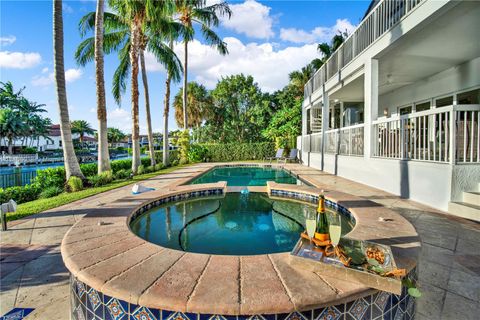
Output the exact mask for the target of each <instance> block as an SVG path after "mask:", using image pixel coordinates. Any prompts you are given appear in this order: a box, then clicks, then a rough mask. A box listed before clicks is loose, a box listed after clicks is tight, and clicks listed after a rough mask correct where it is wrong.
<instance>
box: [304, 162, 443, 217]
mask: <svg viewBox="0 0 480 320" xmlns="http://www.w3.org/2000/svg"><path fill="white" fill-rule="evenodd" d="M314 162H315V163H312V164H311V165H312V166H313V167H320V166H321V163H317V162H316V161H314ZM451 168H452V167H451V166H450V165H448V164H441V163H426V162H419V161H400V160H392V159H376V158H371V159H366V158H363V157H348V156H340V155H339V156H335V155H331V154H326V155H325V168H324V170H325V171H326V172H329V173H333V174H337V175H338V176H341V177H345V178H347V179H350V180H353V181H356V182H360V183H363V184H366V185H369V186H372V187H375V188H378V189H381V190H384V191H387V192H390V193H392V194H395V195H398V196H401V197H404V198H409V199H412V200H415V201H418V202H420V203H423V204H426V205H429V206H432V207H434V208H437V209H440V210H444V211H446V210H447V209H448V202H449V200H450V191H451V177H452V169H451Z"/></svg>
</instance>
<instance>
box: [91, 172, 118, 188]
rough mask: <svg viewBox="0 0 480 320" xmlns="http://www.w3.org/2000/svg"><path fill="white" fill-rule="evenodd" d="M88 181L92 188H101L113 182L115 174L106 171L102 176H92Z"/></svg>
mask: <svg viewBox="0 0 480 320" xmlns="http://www.w3.org/2000/svg"><path fill="white" fill-rule="evenodd" d="M87 179H88V182H89V183H90V184H91V185H92V186H94V187H101V186H104V185H106V184H108V183H110V182H112V181H113V174H112V172H111V171H105V172H102V173H101V174H97V175H94V176H90V177H88V178H87Z"/></svg>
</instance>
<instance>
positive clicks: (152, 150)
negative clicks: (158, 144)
mask: <svg viewBox="0 0 480 320" xmlns="http://www.w3.org/2000/svg"><path fill="white" fill-rule="evenodd" d="M140 67H141V68H142V82H143V89H144V92H145V113H146V114H147V136H148V150H149V151H150V164H151V165H152V166H154V165H155V164H157V162H156V161H155V148H154V145H153V132H152V118H151V116H150V96H149V94H148V80H147V70H146V69H145V56H144V54H143V50H140Z"/></svg>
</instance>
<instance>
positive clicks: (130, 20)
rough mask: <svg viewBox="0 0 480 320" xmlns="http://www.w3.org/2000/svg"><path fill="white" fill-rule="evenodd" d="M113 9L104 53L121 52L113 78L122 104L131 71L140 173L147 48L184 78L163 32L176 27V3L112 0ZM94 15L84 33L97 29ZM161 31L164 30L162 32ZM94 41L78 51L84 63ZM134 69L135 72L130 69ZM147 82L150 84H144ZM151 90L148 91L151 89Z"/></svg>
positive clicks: (83, 22)
mask: <svg viewBox="0 0 480 320" xmlns="http://www.w3.org/2000/svg"><path fill="white" fill-rule="evenodd" d="M109 4H110V6H111V7H112V8H113V9H114V10H115V11H116V13H104V23H105V34H104V40H105V41H104V51H105V52H106V53H111V52H114V51H118V55H119V60H120V64H119V66H118V68H117V70H116V71H115V74H114V77H113V90H112V91H113V96H114V98H115V100H116V102H117V103H118V104H120V102H121V96H122V94H123V93H124V92H125V90H126V81H127V78H128V74H129V71H130V75H131V89H132V92H131V99H132V121H133V126H132V145H133V159H132V171H133V172H134V173H136V172H137V169H138V166H139V165H140V145H139V120H138V109H139V105H138V95H139V92H138V72H139V70H138V69H139V65H138V59H139V57H140V52H141V51H142V50H144V49H145V48H146V49H148V50H149V51H150V52H152V53H153V54H154V55H155V57H156V58H157V60H158V61H159V62H160V63H162V64H163V65H164V66H167V70H168V69H169V68H171V70H172V71H174V73H172V76H174V77H177V78H180V62H179V61H178V58H177V57H176V55H175V53H174V52H173V50H171V49H170V48H169V47H168V46H166V45H165V44H164V43H163V39H164V35H163V32H162V31H163V30H165V28H166V29H170V28H172V29H173V28H175V27H174V26H172V23H171V18H170V16H169V14H171V13H172V10H173V9H172V6H171V4H172V1H154V0H143V1H122V0H111V1H110V2H109ZM93 16H94V13H89V14H87V15H86V16H84V17H83V18H82V20H81V21H80V31H81V33H82V34H85V32H86V31H88V30H91V28H92V26H93V19H92V17H93ZM159 30H160V31H159ZM92 45H93V38H88V39H85V40H84V41H82V43H81V44H80V45H79V47H78V48H77V51H76V53H75V58H76V59H77V62H78V63H80V64H86V63H87V62H88V61H91V60H92ZM130 69H131V70H130ZM144 83H146V82H144ZM147 90H148V88H147Z"/></svg>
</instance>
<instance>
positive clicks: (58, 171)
mask: <svg viewBox="0 0 480 320" xmlns="http://www.w3.org/2000/svg"><path fill="white" fill-rule="evenodd" d="M33 184H35V185H37V186H38V187H39V188H40V189H42V190H44V189H46V188H48V187H58V188H63V186H64V185H65V169H64V168H63V167H57V168H47V169H44V170H38V171H37V176H36V178H35V180H34V182H33Z"/></svg>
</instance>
